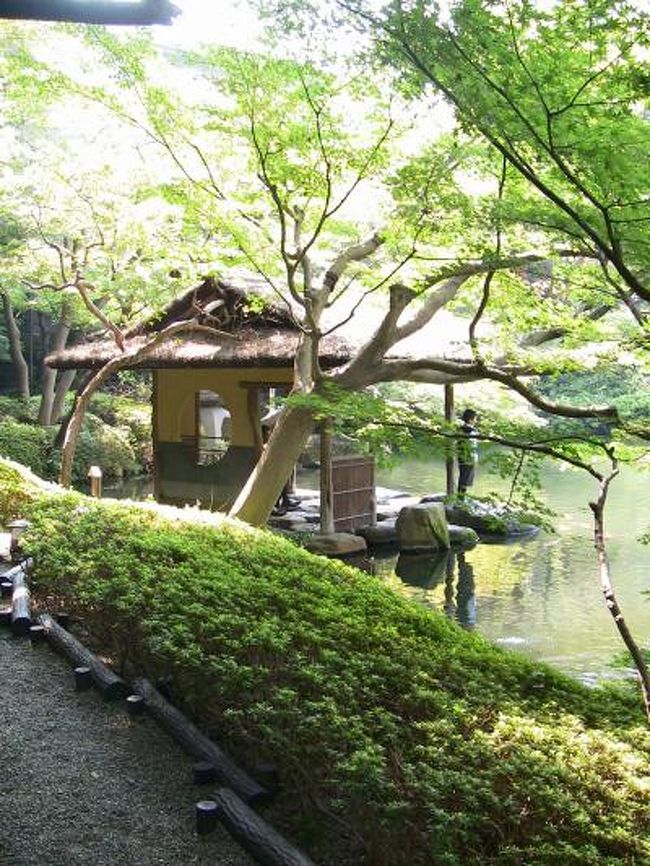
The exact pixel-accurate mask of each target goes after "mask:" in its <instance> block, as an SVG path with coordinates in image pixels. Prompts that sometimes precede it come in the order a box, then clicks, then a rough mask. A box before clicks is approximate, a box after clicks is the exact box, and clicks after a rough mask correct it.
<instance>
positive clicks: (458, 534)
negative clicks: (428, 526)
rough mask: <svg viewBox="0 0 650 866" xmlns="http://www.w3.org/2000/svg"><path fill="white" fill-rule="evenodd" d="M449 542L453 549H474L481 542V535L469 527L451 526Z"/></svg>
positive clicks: (451, 524) (453, 524)
mask: <svg viewBox="0 0 650 866" xmlns="http://www.w3.org/2000/svg"><path fill="white" fill-rule="evenodd" d="M449 541H450V543H451V546H452V547H474V546H475V545H477V544H478V543H479V541H480V538H479V534H478V532H476V531H475V530H474V529H471V528H470V527H469V526H456V524H455V523H450V524H449Z"/></svg>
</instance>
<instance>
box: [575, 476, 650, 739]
mask: <svg viewBox="0 0 650 866" xmlns="http://www.w3.org/2000/svg"><path fill="white" fill-rule="evenodd" d="M617 473H618V470H616V469H615V470H614V471H613V472H612V473H611V475H609V476H607V477H606V478H603V479H601V482H600V495H599V497H598V499H597V501H596V502H590V503H589V505H590V507H591V510H592V512H593V515H594V547H595V548H596V553H597V555H598V565H599V571H600V585H601V588H602V591H603V595H604V596H605V604H606V605H607V610H608V611H609V612H610V613H611V615H612V617H613V619H614V622H615V624H616V628H617V629H618V633H619V634H620V636H621V639H622V640H623V643H624V644H625V646H626V648H627V650H628V652H629V653H630V656H631V657H632V661H633V662H634V666H635V668H636V670H637V673H638V675H639V681H640V683H641V693H642V695H643V707H644V709H645V714H646V718H647V720H648V723H650V671H648V666H647V664H646V661H645V658H644V656H643V652H642V651H641V649H640V648H639V645H638V644H637V642H636V641H635V640H634V638H633V636H632V633H631V631H630V629H629V628H628V625H627V623H626V622H625V619H624V618H623V614H622V612H621V609H620V607H619V605H618V601H617V600H616V593H615V592H614V585H613V584H612V576H611V571H610V568H609V558H608V556H607V548H606V546H605V523H604V511H605V502H606V501H607V492H608V489H609V484H610V482H611V480H612V478H614V476H615V475H616V474H617Z"/></svg>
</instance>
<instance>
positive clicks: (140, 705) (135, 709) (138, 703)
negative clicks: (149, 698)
mask: <svg viewBox="0 0 650 866" xmlns="http://www.w3.org/2000/svg"><path fill="white" fill-rule="evenodd" d="M144 710H145V705H144V698H143V697H142V695H129V696H128V697H127V699H126V711H127V713H128V714H129V715H130V716H131V717H132V718H137V717H138V716H143V715H144Z"/></svg>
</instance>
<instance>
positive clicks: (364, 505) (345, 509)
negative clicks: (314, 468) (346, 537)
mask: <svg viewBox="0 0 650 866" xmlns="http://www.w3.org/2000/svg"><path fill="white" fill-rule="evenodd" d="M331 472H332V478H331V488H330V489H331V491H332V511H333V518H334V531H335V532H350V531H351V530H353V529H357V527H360V526H372V525H374V524H375V523H376V519H377V503H376V499H375V461H374V458H373V457H369V456H367V455H365V454H351V455H346V456H344V457H333V458H332V464H331Z"/></svg>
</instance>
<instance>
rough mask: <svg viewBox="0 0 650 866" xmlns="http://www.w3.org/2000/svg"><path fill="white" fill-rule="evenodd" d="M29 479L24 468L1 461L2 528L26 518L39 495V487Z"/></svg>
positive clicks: (0, 518)
mask: <svg viewBox="0 0 650 866" xmlns="http://www.w3.org/2000/svg"><path fill="white" fill-rule="evenodd" d="M36 481H37V479H34V481H32V480H31V479H29V478H28V477H27V473H26V472H25V471H24V467H22V466H18V465H12V464H11V463H10V462H9V461H7V460H2V459H0V526H6V524H7V523H8V522H9V521H10V520H14V518H16V517H24V516H25V514H26V513H27V511H28V510H29V506H30V505H31V504H32V503H33V502H34V500H35V499H36V497H37V496H38V495H39V487H38V486H37V483H35V482H36Z"/></svg>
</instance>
